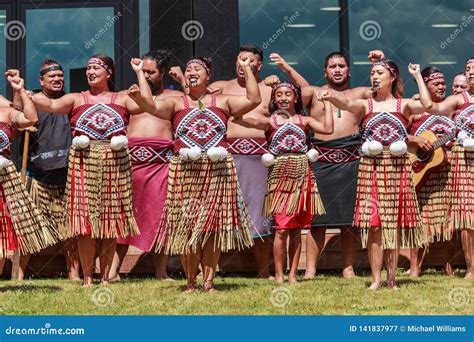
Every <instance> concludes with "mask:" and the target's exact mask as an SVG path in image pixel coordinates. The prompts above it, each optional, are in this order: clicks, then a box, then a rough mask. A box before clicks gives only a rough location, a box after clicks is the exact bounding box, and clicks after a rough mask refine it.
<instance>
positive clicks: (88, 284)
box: [82, 277, 94, 287]
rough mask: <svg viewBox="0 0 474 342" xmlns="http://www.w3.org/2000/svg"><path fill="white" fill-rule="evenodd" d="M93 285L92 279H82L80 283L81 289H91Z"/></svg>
mask: <svg viewBox="0 0 474 342" xmlns="http://www.w3.org/2000/svg"><path fill="white" fill-rule="evenodd" d="M92 285H94V279H93V278H92V277H84V281H83V282H82V286H83V287H91V286H92Z"/></svg>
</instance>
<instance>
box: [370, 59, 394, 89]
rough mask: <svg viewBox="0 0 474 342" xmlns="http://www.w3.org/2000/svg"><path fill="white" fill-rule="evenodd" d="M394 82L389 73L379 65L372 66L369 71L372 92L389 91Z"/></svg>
mask: <svg viewBox="0 0 474 342" xmlns="http://www.w3.org/2000/svg"><path fill="white" fill-rule="evenodd" d="M394 80H395V78H394V77H393V76H392V74H390V71H388V70H387V69H385V68H384V67H383V66H381V65H376V66H374V67H373V68H372V70H371V71H370V82H371V84H372V88H373V89H374V90H379V89H391V87H392V82H393V81H394Z"/></svg>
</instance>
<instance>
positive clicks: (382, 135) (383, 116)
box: [361, 99, 408, 146]
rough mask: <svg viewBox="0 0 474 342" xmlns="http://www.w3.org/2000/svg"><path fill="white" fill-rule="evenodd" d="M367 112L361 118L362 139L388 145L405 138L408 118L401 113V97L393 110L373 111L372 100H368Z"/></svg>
mask: <svg viewBox="0 0 474 342" xmlns="http://www.w3.org/2000/svg"><path fill="white" fill-rule="evenodd" d="M368 104H369V112H368V113H367V115H365V117H364V119H363V120H362V125H361V126H362V139H363V140H366V141H372V140H375V141H378V142H380V143H381V144H382V145H384V146H389V145H390V144H391V143H393V142H395V141H405V142H406V140H407V130H406V128H407V127H408V120H407V118H405V116H404V115H403V114H402V113H401V99H397V109H396V111H395V112H374V110H373V100H372V99H369V100H368Z"/></svg>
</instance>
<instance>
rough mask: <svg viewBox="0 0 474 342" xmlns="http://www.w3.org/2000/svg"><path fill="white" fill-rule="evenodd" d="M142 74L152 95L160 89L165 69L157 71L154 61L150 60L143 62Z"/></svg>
mask: <svg viewBox="0 0 474 342" xmlns="http://www.w3.org/2000/svg"><path fill="white" fill-rule="evenodd" d="M143 73H144V74H145V78H146V80H147V82H148V85H149V86H150V88H151V91H152V92H153V93H154V92H156V91H158V90H159V89H160V88H161V83H162V81H163V77H164V76H165V69H158V67H157V65H156V61H154V60H152V59H144V60H143Z"/></svg>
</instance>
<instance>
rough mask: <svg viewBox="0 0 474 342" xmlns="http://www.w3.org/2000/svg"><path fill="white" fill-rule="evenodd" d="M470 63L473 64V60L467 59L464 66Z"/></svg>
mask: <svg viewBox="0 0 474 342" xmlns="http://www.w3.org/2000/svg"><path fill="white" fill-rule="evenodd" d="M470 63H474V58H469V59H468V60H467V61H466V66H467V65H468V64H470Z"/></svg>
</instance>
